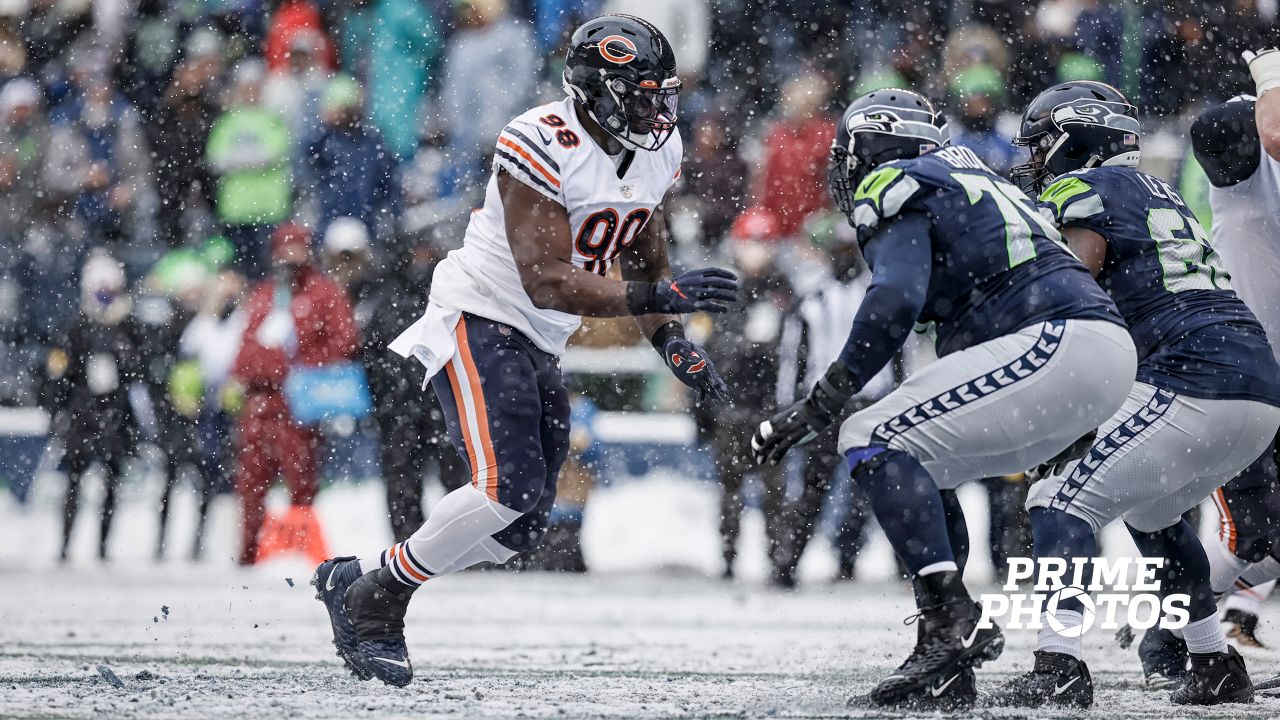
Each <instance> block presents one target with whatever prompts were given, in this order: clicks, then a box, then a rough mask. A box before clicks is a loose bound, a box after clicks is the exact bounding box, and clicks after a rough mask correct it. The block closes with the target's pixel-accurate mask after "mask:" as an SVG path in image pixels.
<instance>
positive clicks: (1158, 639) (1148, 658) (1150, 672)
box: [1138, 626, 1187, 690]
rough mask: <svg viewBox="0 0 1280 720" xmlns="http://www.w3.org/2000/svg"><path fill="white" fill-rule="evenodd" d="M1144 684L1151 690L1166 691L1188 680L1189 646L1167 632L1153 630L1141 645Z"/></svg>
mask: <svg viewBox="0 0 1280 720" xmlns="http://www.w3.org/2000/svg"><path fill="white" fill-rule="evenodd" d="M1138 658H1139V659H1140V660H1142V676H1143V683H1144V684H1145V685H1146V686H1147V688H1148V689H1150V690H1166V689H1169V688H1172V687H1173V686H1174V685H1177V684H1179V683H1181V682H1182V681H1183V680H1185V679H1186V678H1187V643H1186V642H1185V641H1183V639H1182V638H1180V637H1178V636H1177V635H1174V634H1173V633H1172V632H1170V631H1168V630H1163V629H1161V628H1160V627H1158V626H1157V627H1153V628H1151V629H1149V630H1147V632H1146V633H1145V634H1144V635H1143V636H1142V642H1141V643H1139V644H1138Z"/></svg>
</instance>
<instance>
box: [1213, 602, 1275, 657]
mask: <svg viewBox="0 0 1280 720" xmlns="http://www.w3.org/2000/svg"><path fill="white" fill-rule="evenodd" d="M1222 622H1223V623H1224V624H1226V626H1227V627H1226V631H1227V639H1228V640H1231V641H1232V642H1233V643H1235V644H1236V645H1237V646H1239V647H1242V648H1247V649H1250V650H1267V649H1268V648H1267V646H1266V645H1265V644H1263V642H1262V641H1261V640H1259V639H1258V616H1257V615H1254V614H1253V613H1251V612H1249V611H1247V610H1240V609H1238V608H1232V609H1230V610H1227V611H1226V612H1225V613H1223V614H1222Z"/></svg>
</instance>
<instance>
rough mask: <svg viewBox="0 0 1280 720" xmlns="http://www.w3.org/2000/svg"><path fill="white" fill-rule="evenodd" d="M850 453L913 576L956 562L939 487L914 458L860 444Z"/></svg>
mask: <svg viewBox="0 0 1280 720" xmlns="http://www.w3.org/2000/svg"><path fill="white" fill-rule="evenodd" d="M847 457H848V459H849V471H850V472H851V473H852V474H853V478H854V480H855V481H856V482H857V483H858V486H859V487H861V488H862V491H863V492H864V493H866V495H867V500H868V501H869V503H870V505H871V510H872V512H874V513H875V515H876V520H877V521H878V522H879V523H880V528H881V529H882V530H884V534H885V535H886V536H887V537H888V538H889V544H890V545H892V546H893V549H894V551H896V552H897V553H898V557H900V558H902V563H903V564H904V565H906V566H907V570H908V571H910V572H911V574H912V575H915V574H916V573H918V572H920V570H921V569H922V568H926V567H929V566H930V565H936V564H938V563H951V564H954V563H955V555H954V553H953V552H952V550H951V540H950V538H948V537H947V520H946V513H945V511H944V509H943V506H942V498H941V497H939V495H938V486H937V485H935V484H934V482H933V478H932V477H930V476H929V473H928V472H927V471H926V470H925V469H924V467H922V466H921V465H920V463H919V462H917V461H916V459H915V458H913V457H911V456H910V455H908V454H906V453H904V452H901V451H899V450H887V449H884V448H857V449H854V450H851V451H849V452H848V453H847Z"/></svg>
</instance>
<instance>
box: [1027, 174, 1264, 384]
mask: <svg viewBox="0 0 1280 720" xmlns="http://www.w3.org/2000/svg"><path fill="white" fill-rule="evenodd" d="M1040 203H1041V207H1042V208H1043V210H1044V212H1045V213H1046V214H1047V215H1049V216H1050V217H1052V218H1053V219H1054V220H1055V221H1056V222H1057V224H1058V225H1060V226H1062V227H1080V228H1086V229H1088V230H1092V231H1094V232H1096V233H1098V234H1099V235H1101V236H1102V237H1103V238H1105V239H1106V241H1107V254H1106V258H1105V260H1104V262H1103V266H1102V271H1101V272H1100V273H1099V274H1098V283H1099V284H1100V285H1101V286H1102V287H1103V289H1105V290H1106V291H1107V292H1108V293H1109V294H1110V295H1111V297H1112V298H1113V299H1114V300H1115V301H1116V306H1117V307H1119V309H1120V313H1121V314H1122V315H1124V319H1125V321H1126V322H1127V323H1128V324H1129V332H1130V333H1131V334H1132V335H1133V342H1134V345H1135V346H1137V349H1138V359H1139V361H1140V363H1139V367H1138V379H1139V380H1141V381H1142V382H1146V383H1150V384H1152V385H1155V386H1156V387H1161V388H1166V389H1169V390H1173V391H1174V392H1180V393H1184V394H1187V395H1190V396H1192V397H1202V398H1242V399H1253V400H1261V401H1263V402H1268V403H1271V404H1280V366H1277V364H1276V361H1275V357H1274V355H1273V354H1272V352H1271V347H1270V344H1269V343H1268V342H1267V336H1266V333H1265V332H1264V331H1263V330H1262V326H1261V325H1260V324H1258V320H1257V318H1255V317H1254V315H1253V313H1252V312H1251V311H1250V310H1249V308H1248V307H1247V306H1245V304H1244V302H1243V301H1241V300H1240V298H1239V297H1238V296H1237V295H1236V294H1235V292H1234V291H1233V290H1232V289H1231V276H1230V275H1229V274H1228V273H1227V271H1226V270H1225V269H1223V266H1222V263H1221V262H1220V260H1219V258H1218V256H1217V254H1216V253H1215V252H1214V251H1213V248H1212V247H1211V246H1210V244H1209V236H1208V234H1207V233H1206V232H1205V231H1204V228H1203V227H1202V226H1201V225H1200V223H1199V221H1197V220H1196V217H1195V215H1194V214H1193V213H1192V212H1191V210H1190V209H1189V208H1188V207H1187V204H1186V202H1185V201H1184V200H1183V199H1182V197H1181V196H1180V195H1178V193H1177V191H1175V190H1174V189H1173V188H1172V187H1171V186H1170V185H1169V183H1167V182H1165V181H1163V180H1161V179H1160V178H1157V177H1153V176H1151V175H1147V174H1146V173H1143V172H1139V171H1137V170H1134V169H1133V168H1127V167H1099V168H1092V169H1089V170H1079V171H1076V172H1073V173H1068V174H1066V175H1063V176H1061V177H1059V178H1057V179H1056V180H1055V181H1054V182H1053V183H1052V184H1051V185H1049V187H1048V188H1046V189H1045V191H1044V193H1043V194H1042V195H1041V196H1040Z"/></svg>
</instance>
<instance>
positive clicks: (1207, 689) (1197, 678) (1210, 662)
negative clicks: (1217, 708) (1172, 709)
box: [1169, 645, 1253, 705]
mask: <svg viewBox="0 0 1280 720" xmlns="http://www.w3.org/2000/svg"><path fill="white" fill-rule="evenodd" d="M1169 700H1170V701H1172V702H1173V703H1174V704H1176V705H1219V704H1221V703H1251V702H1253V683H1252V682H1250V680H1249V671H1248V670H1246V669H1245V667H1244V658H1242V657H1240V653H1238V652H1236V649H1235V648H1233V647H1231V646H1230V645H1228V646H1227V651H1226V652H1224V653H1205V654H1203V655H1201V654H1198V653H1191V670H1190V671H1189V672H1188V673H1187V681H1186V682H1185V683H1183V684H1182V686H1181V687H1179V688H1178V689H1176V690H1174V691H1173V693H1172V694H1170V695H1169Z"/></svg>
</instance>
